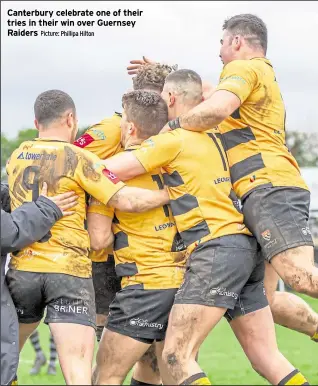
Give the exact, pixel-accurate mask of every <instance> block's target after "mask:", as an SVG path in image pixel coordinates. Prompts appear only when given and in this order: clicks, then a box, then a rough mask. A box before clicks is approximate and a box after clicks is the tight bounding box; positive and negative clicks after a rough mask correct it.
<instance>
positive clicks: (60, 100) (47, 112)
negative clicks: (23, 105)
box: [34, 90, 76, 126]
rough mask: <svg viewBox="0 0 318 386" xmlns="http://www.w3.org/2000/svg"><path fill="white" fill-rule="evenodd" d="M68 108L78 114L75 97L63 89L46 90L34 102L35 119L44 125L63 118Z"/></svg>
mask: <svg viewBox="0 0 318 386" xmlns="http://www.w3.org/2000/svg"><path fill="white" fill-rule="evenodd" d="M68 110H72V112H73V114H74V115H76V108H75V103H74V101H73V99H72V98H71V97H70V96H69V95H68V94H66V93H65V92H64V91H61V90H48V91H44V92H42V94H40V95H39V96H38V97H37V98H36V100H35V102H34V115H35V119H36V120H37V121H38V122H39V123H40V124H41V125H43V126H47V125H49V124H50V123H51V122H53V121H55V120H57V119H59V118H61V117H62V116H63V114H64V113H65V112H66V111H68Z"/></svg>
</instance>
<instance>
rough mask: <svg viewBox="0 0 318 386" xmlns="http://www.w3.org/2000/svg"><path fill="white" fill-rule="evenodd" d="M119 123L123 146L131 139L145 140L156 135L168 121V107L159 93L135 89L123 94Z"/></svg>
mask: <svg viewBox="0 0 318 386" xmlns="http://www.w3.org/2000/svg"><path fill="white" fill-rule="evenodd" d="M122 102H123V115H122V119H121V123H120V127H121V143H122V145H123V146H125V145H126V144H127V142H128V141H129V140H130V141H131V140H132V139H134V140H141V141H143V140H145V139H148V138H149V137H151V136H152V135H156V134H158V133H159V131H160V130H161V129H162V128H163V126H164V125H165V124H166V123H167V121H168V108H167V104H166V103H165V101H164V100H163V99H162V98H161V96H160V94H158V93H156V92H153V91H143V90H136V91H131V92H129V93H127V94H124V95H123V98H122Z"/></svg>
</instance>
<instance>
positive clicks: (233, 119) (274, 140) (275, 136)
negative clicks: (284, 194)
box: [218, 58, 307, 199]
mask: <svg viewBox="0 0 318 386" xmlns="http://www.w3.org/2000/svg"><path fill="white" fill-rule="evenodd" d="M235 73H236V74H238V75H237V76H236V77H235V76H234V75H233V74H235ZM248 84H249V86H248ZM251 84H252V85H253V87H252V86H251ZM239 86H240V87H239ZM218 89H220V90H222V89H225V90H229V91H232V92H234V93H235V94H236V95H237V96H238V97H239V98H240V99H241V101H242V104H241V106H240V108H239V109H238V110H236V111H235V112H234V113H233V114H232V115H231V116H230V117H228V118H227V119H225V120H224V121H223V122H222V123H221V124H220V125H219V128H220V131H221V132H222V135H223V139H224V143H225V146H226V150H227V155H228V159H229V164H230V167H231V178H232V183H233V186H234V188H235V191H236V192H237V194H238V195H239V196H240V198H242V199H243V198H244V196H245V195H246V194H247V193H248V192H250V191H251V190H252V189H254V188H255V187H257V186H261V185H267V186H269V185H273V186H286V185H287V186H289V185H295V186H299V187H303V188H307V187H306V184H305V183H304V181H303V179H302V178H301V176H300V171H299V167H298V164H297V162H296V160H295V158H294V157H293V156H292V155H291V153H290V152H289V151H288V148H287V146H286V138H285V135H286V133H285V118H286V112H285V106H284V102H283V99H282V96H281V92H280V88H279V85H278V82H277V80H276V76H275V72H274V69H273V67H272V65H271V63H270V61H269V60H267V59H266V58H254V59H251V60H235V61H233V62H230V63H229V64H227V65H226V66H225V67H224V70H223V72H222V75H221V79H220V84H219V86H218ZM245 90H246V94H245ZM248 93H249V94H248ZM247 95H248V96H247ZM245 98H246V99H245Z"/></svg>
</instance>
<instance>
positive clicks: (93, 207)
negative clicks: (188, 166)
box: [88, 146, 186, 289]
mask: <svg viewBox="0 0 318 386" xmlns="http://www.w3.org/2000/svg"><path fill="white" fill-rule="evenodd" d="M138 147H139V146H131V147H130V148H129V150H133V149H137V148H138ZM126 184H127V185H128V186H133V187H142V188H144V189H151V190H158V189H162V188H163V181H162V176H161V173H160V169H154V170H153V171H152V172H151V173H147V174H144V175H141V176H138V177H135V178H133V179H131V180H129V181H127V182H126ZM88 212H89V213H97V214H102V215H105V216H108V217H112V218H113V225H112V230H113V232H114V236H115V241H114V257H115V264H116V273H117V275H118V276H121V277H122V281H121V285H122V287H126V286H128V285H140V286H142V288H144V289H167V288H178V287H179V286H180V284H181V282H182V280H183V275H184V269H185V260H186V256H185V255H186V254H185V247H184V244H183V243H182V241H181V239H180V236H179V234H178V232H177V228H176V225H175V221H174V218H173V216H172V214H171V210H170V208H169V206H168V205H165V206H163V207H161V208H156V209H152V210H150V211H147V212H144V213H124V212H121V211H119V210H117V209H115V210H114V209H113V208H110V207H108V206H105V205H103V204H101V203H99V202H97V201H96V200H92V202H91V204H90V205H89V208H88Z"/></svg>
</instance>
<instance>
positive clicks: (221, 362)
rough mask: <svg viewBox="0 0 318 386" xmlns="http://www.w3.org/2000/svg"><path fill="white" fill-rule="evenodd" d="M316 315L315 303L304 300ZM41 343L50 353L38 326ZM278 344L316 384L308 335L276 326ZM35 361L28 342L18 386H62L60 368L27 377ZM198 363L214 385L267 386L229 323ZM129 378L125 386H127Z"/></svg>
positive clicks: (315, 348)
mask: <svg viewBox="0 0 318 386" xmlns="http://www.w3.org/2000/svg"><path fill="white" fill-rule="evenodd" d="M303 298H304V299H305V300H306V301H307V302H308V303H309V304H310V305H311V307H312V308H313V309H314V310H315V311H317V312H318V301H317V300H313V299H311V298H308V297H305V296H304V297H303ZM39 332H40V340H41V344H42V346H43V348H44V350H45V353H46V354H47V357H48V353H49V328H48V327H47V326H46V325H44V324H41V326H40V327H39ZM276 332H277V338H278V345H279V348H280V350H281V352H282V353H283V354H284V355H285V356H286V357H287V358H288V359H289V360H290V361H291V362H292V363H293V365H294V366H295V367H296V368H298V369H300V370H301V372H302V373H303V374H304V375H305V376H306V377H307V378H308V380H309V383H310V384H311V385H318V344H317V343H314V342H312V341H311V340H310V339H309V338H308V337H307V336H305V335H302V334H299V333H297V332H294V331H290V330H288V329H286V328H283V327H280V326H277V327H276ZM33 360H34V352H33V349H32V346H31V344H30V342H27V343H26V345H25V347H24V348H23V351H22V354H21V362H20V366H19V371H18V375H19V385H65V382H64V379H63V376H62V373H61V370H60V367H59V366H57V367H58V372H57V375H56V376H48V375H47V374H46V368H42V372H41V374H39V375H37V376H30V375H29V371H30V369H31V367H32V363H33ZM199 362H200V365H201V367H202V368H203V369H204V371H206V373H207V374H208V376H209V378H210V379H211V380H212V383H213V384H214V385H267V384H268V382H266V381H265V380H264V379H263V378H261V377H260V376H259V375H258V374H257V373H255V372H254V371H253V370H252V368H251V366H250V364H249V362H248V360H247V359H246V357H245V355H244V353H243V351H242V349H241V347H240V346H239V344H238V342H237V341H236V339H235V337H234V335H233V333H232V331H231V329H230V327H229V326H228V323H227V322H226V321H225V320H222V321H221V323H219V324H218V325H217V326H216V328H215V329H214V330H213V332H212V333H211V334H210V335H209V337H208V338H207V339H206V341H205V342H204V344H203V346H202V349H201V350H200V357H199ZM129 379H130V378H128V377H127V381H126V382H125V384H128V385H129Z"/></svg>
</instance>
